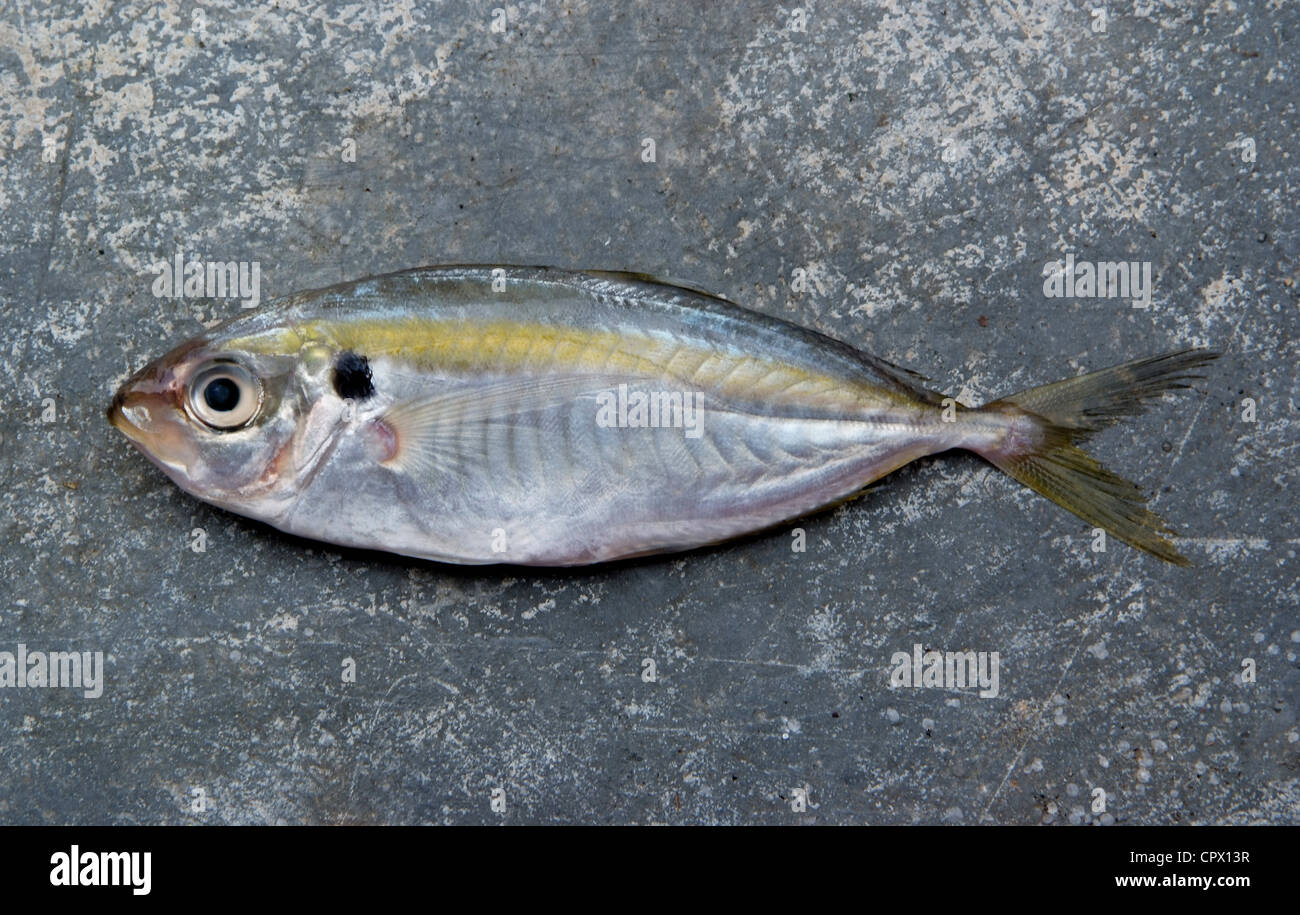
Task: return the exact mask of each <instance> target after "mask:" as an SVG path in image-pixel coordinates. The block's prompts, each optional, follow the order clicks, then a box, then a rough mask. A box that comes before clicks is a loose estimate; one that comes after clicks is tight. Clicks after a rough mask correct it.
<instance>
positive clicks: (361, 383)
mask: <svg viewBox="0 0 1300 915" xmlns="http://www.w3.org/2000/svg"><path fill="white" fill-rule="evenodd" d="M334 390H335V391H336V392H337V393H338V395H339V396H340V397H342V398H343V399H344V400H365V399H366V398H367V397H372V396H374V393H375V384H374V381H373V380H372V379H371V377H370V362H369V361H368V360H367V359H366V357H365V356H360V355H357V354H356V353H353V352H350V351H348V352H342V353H339V355H338V358H337V359H335V360H334Z"/></svg>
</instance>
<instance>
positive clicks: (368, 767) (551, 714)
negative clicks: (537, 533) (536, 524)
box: [0, 0, 1300, 824]
mask: <svg viewBox="0 0 1300 915" xmlns="http://www.w3.org/2000/svg"><path fill="white" fill-rule="evenodd" d="M1094 6H1097V7H1100V4H1082V5H1080V4H1072V3H1055V2H1048V3H1024V2H1019V0H1009V2H995V3H989V4H975V3H972V4H965V3H938V2H931V3H926V2H917V3H904V2H896V3H889V4H876V3H870V4H863V3H854V2H840V3H833V2H827V0H815V2H810V3H808V4H806V5H804V6H803V7H801V8H798V9H794V8H791V7H788V6H786V7H782V6H778V5H775V4H769V3H762V2H722V3H708V4H705V3H683V4H668V3H651V2H616V3H594V2H584V0H574V2H571V3H536V4H533V3H528V4H518V5H509V6H505V7H502V8H500V10H499V11H498V10H496V9H494V8H493V7H494V4H492V3H462V2H447V3H432V4H417V3H411V2H408V3H375V4H368V3H353V4H318V3H311V2H306V0H289V2H284V0H280V2H278V3H274V4H269V3H267V4H262V3H248V4H243V3H235V2H212V3H207V2H205V3H203V4H201V5H200V4H195V3H189V2H183V3H174V2H135V3H108V2H90V3H81V2H58V3H52V4H46V3H33V2H31V0H15V2H8V3H5V4H4V5H3V6H2V7H0V171H2V178H0V210H2V211H3V216H2V217H0V220H2V222H0V307H2V309H3V317H4V320H3V322H2V323H0V393H2V394H3V398H4V401H3V402H4V409H3V411H0V436H2V438H0V458H2V460H3V467H4V470H5V474H6V476H5V484H4V488H3V502H4V512H3V514H2V515H0V582H3V584H2V585H0V593H2V594H3V600H0V652H10V653H16V652H17V651H18V645H19V644H22V645H23V646H25V650H26V651H28V652H33V651H63V650H75V651H86V652H92V653H93V652H96V651H99V652H103V656H104V667H105V674H104V682H103V694H102V696H100V697H99V698H87V697H86V696H85V695H84V693H83V691H80V690H76V689H72V688H63V687H57V688H56V687H44V688H40V687H30V686H28V687H19V686H16V685H15V686H12V687H7V688H4V689H0V735H3V738H2V739H0V772H3V774H2V775H0V822H5V823H370V822H379V823H429V822H431V823H498V822H505V823H526V822H543V823H553V822H619V823H625V822H632V823H649V822H660V823H965V824H972V823H1060V824H1066V823H1101V824H1109V823H1116V822H1117V823H1121V824H1124V823H1129V824H1150V823H1294V822H1296V821H1297V820H1300V815H1298V814H1297V810H1298V808H1300V730H1298V725H1297V721H1296V713H1297V694H1298V693H1300V669H1298V666H1297V653H1300V613H1298V612H1297V602H1298V600H1300V598H1298V594H1297V588H1296V578H1297V569H1298V565H1297V558H1296V549H1297V544H1298V543H1300V531H1298V530H1297V522H1296V516H1297V512H1296V501H1297V500H1296V498H1295V497H1294V496H1293V495H1291V494H1290V493H1289V491H1288V490H1289V487H1290V486H1291V485H1295V484H1297V480H1296V447H1297V429H1298V428H1300V427H1298V426H1297V415H1296V399H1297V381H1296V365H1297V363H1298V362H1300V348H1298V347H1297V325H1298V324H1300V312H1298V310H1297V308H1298V305H1300V300H1298V298H1297V288H1296V285H1295V284H1296V281H1297V273H1298V272H1300V270H1298V268H1300V260H1298V259H1297V257H1298V255H1300V250H1298V244H1297V243H1298V241H1300V235H1298V228H1300V223H1298V222H1297V218H1296V199H1297V194H1298V193H1300V163H1298V162H1297V160H1296V149H1297V144H1296V136H1297V133H1298V132H1300V117H1297V110H1296V93H1295V88H1294V87H1295V85H1296V83H1297V80H1298V79H1300V73H1297V60H1296V50H1295V49H1296V47H1297V45H1296V39H1297V35H1298V34H1300V9H1297V7H1296V6H1295V5H1293V4H1285V3H1281V2H1241V3H1232V2H1214V3H1206V2H1199V0H1198V2H1191V3H1186V2H1172V0H1169V2H1157V0H1138V2H1136V3H1109V4H1106V6H1107V8H1108V9H1107V13H1106V14H1105V15H1099V14H1097V13H1095V12H1094V11H1093V8H1094ZM647 141H653V147H651V144H650V143H648V142H647ZM353 150H354V151H355V155H353ZM652 152H653V154H651V153H652ZM647 160H648V161H647ZM178 250H179V251H183V252H185V254H186V256H192V257H197V258H203V259H207V260H213V261H232V260H233V261H248V262H252V261H256V262H257V263H258V264H259V266H260V271H261V273H260V277H261V296H262V298H263V299H267V298H270V297H273V296H275V295H280V294H283V293H288V292H292V291H296V290H299V289H305V288H312V287H316V286H322V285H327V284H329V283H333V282H336V281H338V280H341V279H348V278H355V277H360V276H364V275H367V274H373V273H380V272H387V271H391V270H397V269H401V268H405V267H411V266H418V265H422V264H436V263H464V262H473V263H480V262H486V263H497V262H499V263H525V264H533V263H546V264H553V265H557V266H565V267H594V268H611V269H628V270H640V271H645V272H649V273H652V274H656V275H661V276H667V277H672V278H677V279H680V280H684V281H688V282H690V283H691V284H693V285H697V286H702V287H705V288H708V289H711V290H714V291H716V292H718V293H720V294H723V295H726V296H727V297H729V298H732V299H734V300H736V301H738V302H740V303H742V304H745V305H747V306H749V307H751V308H755V309H758V310H760V311H764V312H767V313H769V314H774V315H778V316H781V317H784V318H788V319H791V320H794V321H797V322H799V323H802V324H805V325H807V326H809V327H813V328H816V329H818V330H821V331H823V332H825V333H829V334H831V335H833V336H835V337H838V338H840V339H843V340H845V341H848V342H851V343H853V344H855V345H858V346H861V347H863V348H865V349H867V350H869V351H871V352H873V353H876V354H878V355H880V356H883V357H885V358H888V359H891V360H894V361H897V362H901V363H903V364H906V365H908V366H910V367H912V368H914V369H916V370H918V371H920V372H923V373H924V374H926V375H928V376H930V377H931V378H932V379H933V380H934V384H935V386H937V387H939V388H942V389H943V390H945V391H948V392H950V393H952V394H954V395H957V396H963V397H965V398H968V399H969V400H970V401H972V402H978V401H980V400H983V399H985V398H989V397H993V396H997V395H1000V394H1004V393H1008V392H1011V391H1013V390H1018V389H1021V388H1024V387H1028V386H1031V385H1034V384H1038V383H1043V382H1047V381H1052V380H1055V379H1057V378H1060V377H1064V376H1066V375H1069V374H1073V373H1076V372H1079V371H1082V370H1084V369H1085V368H1099V367H1102V366H1105V365H1110V364H1114V363H1117V362H1122V361H1125V360H1127V359H1131V358H1135V357H1138V356H1142V355H1148V354H1152V353H1157V352H1162V351H1166V350H1169V349H1176V348H1179V347H1182V346H1186V345H1212V346H1216V347H1221V348H1223V349H1225V350H1226V351H1227V354H1226V356H1225V357H1224V358H1223V359H1221V360H1220V361H1219V362H1218V363H1216V364H1215V365H1214V366H1212V367H1211V368H1210V370H1209V371H1208V372H1207V377H1206V379H1205V380H1204V381H1201V382H1198V383H1197V386H1196V390H1193V391H1188V392H1184V393H1183V394H1182V395H1181V396H1178V397H1174V396H1172V395H1170V396H1168V397H1167V398H1166V399H1165V400H1164V401H1163V402H1160V403H1157V404H1155V405H1154V406H1153V409H1152V410H1151V411H1150V412H1149V413H1147V414H1146V415H1144V416H1142V417H1140V418H1138V419H1136V420H1134V421H1132V422H1127V423H1125V424H1123V425H1121V426H1119V427H1116V428H1114V429H1112V430H1109V431H1108V432H1106V433H1105V434H1103V435H1102V436H1100V437H1099V438H1098V439H1097V440H1096V442H1095V445H1094V446H1093V450H1094V452H1095V453H1096V454H1098V455H1099V456H1100V457H1101V458H1102V459H1103V460H1104V461H1105V462H1106V463H1107V465H1108V466H1110V467H1112V468H1113V469H1115V470H1117V471H1118V472H1120V473H1122V474H1123V475H1125V476H1128V477H1131V478H1133V479H1135V480H1136V481H1138V482H1139V483H1141V484H1142V485H1143V486H1144V487H1146V488H1147V489H1148V490H1149V491H1152V492H1153V493H1154V507H1155V508H1156V510H1157V511H1159V512H1160V513H1162V514H1164V515H1165V516H1167V517H1168V518H1169V519H1170V520H1171V521H1172V522H1173V523H1174V524H1175V525H1176V526H1177V527H1178V528H1179V529H1180V531H1181V532H1182V533H1183V534H1185V535H1186V536H1185V538H1184V539H1183V540H1182V541H1181V547H1182V548H1183V550H1184V551H1185V552H1186V553H1187V554H1188V555H1189V556H1190V557H1191V558H1192V559H1193V560H1194V561H1195V563H1196V565H1195V567H1194V568H1190V569H1178V568H1173V567H1169V566H1165V565H1162V564H1160V563H1159V562H1157V561H1156V560H1153V559H1151V558H1149V557H1146V556H1144V555H1140V554H1137V553H1136V552H1135V551H1133V550H1131V549H1128V548H1127V547H1125V546H1124V545H1122V544H1119V543H1116V542H1111V543H1110V544H1109V545H1108V549H1107V550H1106V551H1105V552H1094V551H1093V549H1092V546H1093V540H1092V538H1091V536H1090V532H1089V530H1088V529H1087V528H1086V526H1085V525H1084V524H1083V523H1082V522H1080V521H1078V520H1077V519H1076V518H1074V517H1073V516H1071V515H1068V514H1067V513H1065V512H1064V511H1062V510H1060V509H1058V508H1056V507H1055V506H1053V505H1051V504H1050V503H1048V502H1046V501H1045V500H1043V499H1041V498H1040V497H1038V496H1036V495H1034V494H1033V493H1031V492H1029V491H1027V490H1024V489H1022V488H1020V487H1018V486H1017V485H1016V484H1014V483H1013V482H1011V481H1010V480H1008V479H1006V478H1005V477H1002V476H1001V475H1000V474H998V473H997V472H996V471H995V470H993V469H992V468H990V467H989V466H987V465H985V464H983V463H982V462H981V461H980V460H979V459H977V458H975V457H974V456H970V455H964V454H958V455H944V456H939V457H935V458H931V459H927V460H924V461H921V462H919V463H917V464H914V465H912V466H909V467H906V468H904V469H903V470H901V471H899V472H897V473H895V474H893V475H892V476H890V477H888V478H886V479H885V480H883V481H882V482H881V483H880V484H879V485H877V486H876V487H874V488H873V489H872V490H871V491H870V492H869V493H868V494H867V495H866V496H865V497H863V498H862V499H860V500H857V501H856V502H853V503H851V504H848V505H845V506H843V507H841V508H839V509H836V510H834V511H832V512H829V513H826V514H823V515H820V516H817V517H815V518H812V519H809V520H807V521H805V522H804V523H802V525H801V528H802V530H803V531H804V536H805V537H806V543H805V546H806V549H805V550H804V551H802V552H799V551H796V550H795V549H793V548H792V547H793V546H794V545H796V538H795V536H794V535H793V534H792V532H791V531H790V530H788V529H787V530H781V531H776V532H773V533H769V534H765V535H761V536H755V537H752V538H750V539H747V540H744V541H740V542H737V543H734V544H731V545H727V546H723V547H719V548H715V549H709V550H704V551H700V552H696V553H692V554H688V555H683V556H678V557H671V558H666V559H657V560H646V561H638V562H633V563H623V564H618V565H614V566H609V567H605V568H597V569H588V570H578V571H564V572H546V571H543V572H536V571H525V570H519V569H509V568H507V569H468V570H467V569H457V568H450V567H445V566H439V565H436V564H431V563H424V562H416V561H403V560H395V559H393V558H391V557H388V556H384V555H382V554H369V553H360V552H348V551H340V550H338V549H332V548H324V547H322V546H321V545H319V544H313V543H310V542H307V541H302V540H297V539H294V538H291V537H287V536H284V535H281V534H279V533H277V532H275V531H273V530H270V529H268V528H265V527H263V526H260V525H258V524H256V523H253V522H248V521H245V520H243V519H240V518H237V517H235V516H232V515H228V514H225V513H222V512H220V511H217V510H215V509H211V508H209V507H207V506H205V505H203V504H200V503H198V502H196V501H194V500H192V499H190V498H188V497H186V496H184V495H183V494H182V493H181V492H179V491H178V490H177V489H176V488H175V487H174V486H173V485H171V484H170V483H169V482H168V481H167V480H166V479H165V478H164V477H163V476H162V475H161V474H160V473H159V472H158V471H157V470H155V469H154V468H153V467H152V466H151V465H150V464H149V463H148V462H147V461H145V460H144V458H143V457H141V456H140V455H139V454H138V453H136V452H135V451H134V449H132V448H131V447H130V446H129V444H128V443H127V442H126V441H125V440H124V439H123V438H122V437H121V436H120V435H118V434H117V433H115V432H114V431H113V430H112V429H110V428H109V426H108V425H107V424H106V422H105V421H104V408H105V407H106V405H107V402H108V399H109V397H110V395H111V392H112V390H113V389H114V387H115V386H116V384H118V383H120V382H121V381H122V380H123V379H124V378H125V376H126V375H127V374H128V373H129V372H130V371H133V370H134V369H136V368H138V367H139V366H140V365H142V364H143V363H144V362H146V361H148V360H149V359H150V358H152V357H153V356H155V355H157V354H159V353H160V352H161V351H162V349H163V348H164V347H165V346H167V345H169V344H170V343H172V342H177V341H179V340H181V339H184V338H185V337H187V336H189V335H192V334H194V333H195V332H197V331H199V330H200V329H201V328H203V327H205V326H208V325H211V324H212V323H214V322H216V321H219V320H221V319H223V318H225V317H228V316H231V315H234V314H236V313H238V312H239V310H240V303H239V302H238V301H236V300H235V299H233V298H219V297H210V298H185V299H173V298H160V297H157V296H155V295H154V293H153V283H154V280H155V274H154V272H153V267H154V265H155V264H158V263H161V262H164V261H169V260H170V259H171V258H173V257H174V256H175V254H176V252H177V251H178ZM1067 253H1068V254H1072V255H1073V256H1074V258H1075V259H1076V260H1078V261H1088V262H1090V263H1095V262H1114V261H1125V262H1130V261H1131V262H1137V263H1139V264H1142V263H1146V264H1149V265H1150V268H1151V276H1152V294H1151V301H1150V305H1149V307H1146V308H1140V307H1134V303H1133V301H1132V300H1131V299H1123V298H1118V297H1116V298H1097V297H1087V296H1082V295H1077V294H1076V295H1075V296H1074V297H1064V296H1049V295H1046V294H1045V282H1047V280H1050V276H1049V277H1048V278H1047V280H1045V277H1044V272H1045V270H1046V271H1047V273H1048V274H1051V272H1052V269H1053V268H1052V267H1051V264H1052V263H1053V262H1054V261H1057V260H1058V259H1063V258H1064V257H1065V256H1066V255H1067ZM1077 291H1078V290H1076V292H1077ZM200 549H201V551H199V550H200ZM917 644H920V645H921V646H923V648H924V649H926V650H931V649H933V650H939V651H968V650H969V651H986V652H998V654H999V658H1000V678H999V679H1000V683H999V694H998V695H997V696H996V697H993V698H980V697H979V695H978V693H977V691H976V690H973V689H970V688H960V687H952V688H937V687H930V688H916V689H914V688H898V689H891V688H890V680H891V670H892V667H891V660H892V658H893V656H894V654H895V653H898V652H904V653H911V652H912V650H913V646H914V645H917ZM353 664H354V665H355V682H350V681H349V679H348V678H347V677H346V676H345V674H346V673H347V672H348V671H350V670H351V665H353ZM651 674H653V676H651ZM1099 792H1100V793H1099Z"/></svg>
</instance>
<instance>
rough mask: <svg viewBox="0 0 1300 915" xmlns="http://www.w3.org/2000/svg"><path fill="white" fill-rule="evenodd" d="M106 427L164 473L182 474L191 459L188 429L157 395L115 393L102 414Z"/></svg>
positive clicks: (164, 399)
mask: <svg viewBox="0 0 1300 915" xmlns="http://www.w3.org/2000/svg"><path fill="white" fill-rule="evenodd" d="M105 413H106V416H107V417H108V422H109V425H111V426H112V427H113V428H114V429H116V430H117V431H119V432H121V433H122V434H123V435H125V436H126V437H127V438H128V439H129V440H130V441H131V443H132V444H134V445H135V446H136V447H137V448H139V449H140V450H141V451H143V452H144V453H145V455H146V456H148V457H149V458H150V459H151V460H153V461H154V462H155V463H157V464H158V465H159V466H161V467H162V468H163V469H164V470H168V471H174V472H177V473H181V474H184V473H186V472H187V471H188V466H189V464H190V463H191V462H192V461H193V459H194V457H195V449H194V444H193V442H192V441H191V439H190V436H189V430H188V429H186V428H185V427H184V425H183V424H182V423H180V422H177V420H176V419H175V418H174V413H175V409H174V407H173V405H172V403H171V399H170V398H168V397H166V396H164V395H161V394H157V393H152V392H141V391H132V390H128V389H127V388H123V389H122V390H119V391H118V392H117V393H116V394H115V395H114V396H113V402H112V403H111V404H109V406H108V410H107V411H105Z"/></svg>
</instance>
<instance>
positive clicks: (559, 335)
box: [231, 317, 905, 407]
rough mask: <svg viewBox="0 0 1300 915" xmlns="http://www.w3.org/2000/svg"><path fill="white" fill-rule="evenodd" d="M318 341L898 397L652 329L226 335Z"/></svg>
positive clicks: (497, 327)
mask: <svg viewBox="0 0 1300 915" xmlns="http://www.w3.org/2000/svg"><path fill="white" fill-rule="evenodd" d="M309 343H325V344H327V345H330V346H333V347H335V348H337V349H341V350H343V349H347V350H353V351H355V352H358V353H361V354H363V355H366V356H369V357H372V358H373V357H377V356H387V357H389V358H392V359H397V360H401V361H403V362H407V363H409V364H410V365H411V366H412V367H414V368H424V369H437V368H441V369H448V370H453V371H455V370H459V371H473V370H494V369H495V370H512V369H526V368H531V369H539V370H540V369H547V368H558V369H570V370H587V371H591V372H603V371H611V372H619V373H625V374H628V375H634V376H636V375H640V376H643V377H647V378H655V379H663V378H666V377H667V378H674V379H676V380H677V381H678V383H680V384H681V385H682V386H683V387H687V388H696V389H703V390H719V391H723V392H728V393H730V392H735V393H741V394H747V395H749V396H751V397H757V398H768V399H772V400H775V401H782V402H791V403H811V404H819V405H834V404H842V405H844V406H845V407H853V406H857V407H861V406H864V405H891V404H898V403H900V402H905V398H903V397H901V396H900V395H897V394H895V393H894V392H892V391H886V390H883V389H880V388H876V387H875V386H872V385H868V384H857V385H855V384H853V383H852V382H850V381H847V380H844V379H839V378H834V377H832V376H830V375H825V374H822V373H819V372H811V371H808V370H806V369H802V368H799V367H798V366H793V365H788V364H785V363H781V362H778V361H776V360H773V359H763V358H761V357H758V356H753V355H748V354H738V353H730V352H726V351H723V350H715V349H710V348H705V347H694V346H690V345H689V344H687V343H683V342H680V341H674V340H665V339H662V338H659V337H656V336H652V335H650V334H641V333H632V334H624V333H615V332H612V331H605V330H586V329H580V328H576V327H560V326H555V325H549V324H539V323H525V322H514V321H486V322H475V321H464V320H456V321H449V320H438V319H428V318H415V317H407V318H384V319H364V320H357V321H314V322H310V323H307V324H304V325H302V326H300V327H297V328H295V329H293V330H288V329H280V330H275V331H267V332H265V333H262V334H258V335H255V336H252V337H247V338H244V339H241V340H235V341H232V342H231V346H232V348H239V349H245V350H248V351H250V352H259V353H270V352H296V351H297V349H299V348H301V347H302V346H305V345H308V344H309Z"/></svg>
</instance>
